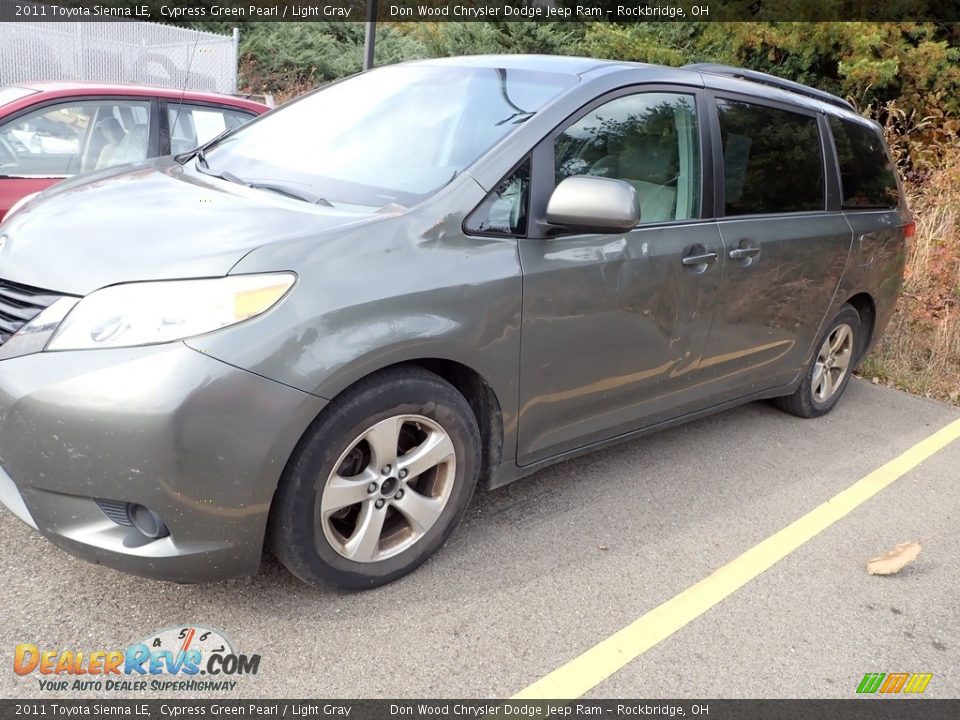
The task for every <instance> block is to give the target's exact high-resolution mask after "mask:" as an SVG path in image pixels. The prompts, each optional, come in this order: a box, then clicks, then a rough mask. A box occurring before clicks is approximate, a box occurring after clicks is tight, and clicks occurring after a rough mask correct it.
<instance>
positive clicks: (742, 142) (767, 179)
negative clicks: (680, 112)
mask: <svg viewBox="0 0 960 720" xmlns="http://www.w3.org/2000/svg"><path fill="white" fill-rule="evenodd" d="M717 106H718V110H719V113H720V138H721V142H722V144H723V184H724V197H725V203H726V209H725V214H727V215H753V214H757V213H785V212H802V211H804V210H823V209H824V207H825V203H824V192H823V156H822V154H821V151H820V133H819V131H818V129H817V120H816V118H813V117H808V116H806V115H799V114H797V113H793V112H789V111H787V110H777V109H774V108H769V107H764V106H761V105H752V104H750V103H744V102H735V101H733V100H718V101H717Z"/></svg>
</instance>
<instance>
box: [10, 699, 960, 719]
mask: <svg viewBox="0 0 960 720" xmlns="http://www.w3.org/2000/svg"><path fill="white" fill-rule="evenodd" d="M83 717H97V718H108V717H109V718H113V717H129V718H139V719H140V720H152V719H153V718H160V719H163V720H180V719H184V718H185V719H188V720H194V719H202V718H261V719H263V720H274V719H276V718H284V719H286V720H310V719H311V718H349V719H351V720H403V718H411V719H412V720H425V719H429V718H452V719H454V720H494V719H495V720H503V719H504V718H506V719H509V720H545V719H546V718H571V720H572V719H577V720H579V719H580V718H606V719H608V720H642V719H644V718H706V719H707V720H893V719H894V718H896V719H897V720H948V719H949V720H954V718H957V717H960V699H954V700H934V699H925V698H921V697H919V696H917V697H910V698H907V697H882V696H871V697H869V698H868V697H862V698H856V699H851V700H570V701H568V700H537V701H525V700H44V699H38V700H19V701H15V700H0V718H3V720H7V719H8V718H9V719H13V718H19V719H21V720H23V719H36V718H43V719H45V720H57V719H62V718H83Z"/></svg>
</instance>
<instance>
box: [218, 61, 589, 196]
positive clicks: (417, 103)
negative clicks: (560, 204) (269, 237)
mask: <svg viewBox="0 0 960 720" xmlns="http://www.w3.org/2000/svg"><path fill="white" fill-rule="evenodd" d="M576 82H577V78H576V77H573V76H567V75H558V74H554V73H541V72H529V71H518V70H503V69H495V68H472V67H445V66H423V65H398V66H392V67H386V68H381V69H378V70H374V71H372V72H368V73H363V74H361V75H356V76H354V77H352V78H349V79H347V80H345V81H343V82H339V83H336V84H333V85H330V86H329V87H327V88H324V89H323V90H321V91H319V92H315V93H313V94H311V95H308V96H306V97H304V98H302V99H300V100H297V101H296V102H294V103H291V104H290V105H288V106H285V107H282V108H280V109H279V110H276V111H274V112H272V113H270V114H268V115H265V116H264V117H263V118H262V119H260V120H257V121H255V122H253V123H251V124H250V125H248V126H245V127H244V128H243V129H241V130H239V131H238V132H236V133H235V134H233V135H230V136H228V137H226V138H225V139H224V140H222V141H220V142H219V143H217V144H216V145H215V146H213V147H211V148H210V149H208V151H207V152H206V155H205V157H203V158H201V159H202V160H204V161H206V163H207V167H208V168H209V170H210V171H211V172H213V173H217V174H220V175H221V176H223V174H224V173H227V174H228V178H229V177H235V178H238V179H241V180H243V181H245V182H247V183H251V184H253V185H256V184H258V183H283V184H285V185H287V186H289V187H291V188H297V189H300V190H302V191H306V192H308V193H309V194H311V195H313V196H315V197H318V198H323V199H324V200H325V201H327V202H330V203H334V204H337V203H345V204H356V205H369V206H374V207H382V206H384V205H387V204H390V203H397V204H400V205H404V206H407V207H409V206H411V205H413V204H415V203H417V202H419V201H420V200H422V199H424V198H426V197H427V196H429V195H431V194H432V193H434V192H436V191H437V190H439V189H440V188H441V187H443V186H444V185H446V184H447V183H448V182H450V180H452V179H453V178H454V177H455V176H456V174H457V173H459V172H460V171H462V170H463V169H465V168H466V167H468V166H469V165H470V164H471V163H473V162H474V161H475V160H476V159H477V158H479V157H480V156H481V155H482V154H483V153H484V152H485V151H486V150H488V149H489V148H490V147H491V146H492V145H493V144H494V143H496V142H497V141H498V140H500V139H501V138H503V137H504V136H505V135H507V134H508V133H510V132H512V131H513V130H514V129H515V128H516V127H517V126H518V125H520V124H521V123H523V122H525V121H526V120H528V119H529V118H530V117H531V116H532V115H533V114H534V113H535V112H537V111H538V110H539V109H540V108H542V107H543V106H544V105H546V104H547V103H548V102H549V101H550V100H552V99H553V98H555V97H556V96H557V95H559V94H560V93H561V92H562V91H563V90H564V89H566V88H568V87H570V86H571V85H573V84H574V83H576Z"/></svg>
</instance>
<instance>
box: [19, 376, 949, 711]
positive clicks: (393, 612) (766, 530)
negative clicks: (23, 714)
mask: <svg viewBox="0 0 960 720" xmlns="http://www.w3.org/2000/svg"><path fill="white" fill-rule="evenodd" d="M958 418H960V410H958V409H957V408H955V407H950V406H947V405H943V404H939V403H936V402H933V401H929V400H924V399H921V398H917V397H912V396H909V395H906V394H903V393H900V392H898V391H895V390H891V389H888V388H884V387H879V386H875V385H871V384H869V383H867V382H865V381H861V380H855V381H854V382H852V383H851V385H850V387H849V388H848V390H847V395H846V397H844V399H843V400H842V401H841V403H840V404H839V405H838V407H837V408H836V409H835V410H834V412H833V413H831V414H830V415H829V416H827V417H825V418H821V419H818V420H801V419H797V418H794V417H792V416H789V415H786V414H784V413H781V412H779V411H778V410H776V409H775V408H773V407H772V406H771V405H769V404H767V403H753V404H750V405H746V406H743V407H741V408H738V409H735V410H732V411H728V412H726V413H722V414H719V415H715V416H712V417H710V418H707V419H704V420H700V421H697V422H694V423H691V424H688V425H686V426H683V427H680V428H676V429H672V430H667V431H664V432H661V433H658V434H655V435H651V436H648V437H646V438H642V439H639V440H635V441H631V442H628V443H624V444H622V445H619V446H617V447H614V448H611V449H607V450H603V451H600V452H596V453H593V454H591V455H587V456H584V457H581V458H578V459H575V460H571V461H568V462H565V463H562V464H559V465H556V466H554V467H551V468H548V469H546V470H544V471H541V472H539V473H537V474H536V475H534V476H532V477H529V478H527V479H525V480H521V481H519V482H517V483H514V484H512V485H509V486H507V487H504V488H501V489H499V490H496V491H492V492H485V493H478V495H477V496H476V498H475V499H474V501H473V504H472V506H471V507H470V509H469V510H468V513H467V517H466V519H465V521H464V523H463V524H462V525H461V527H460V528H459V529H458V531H457V532H456V533H455V534H454V536H453V538H452V539H451V541H450V542H449V543H448V544H447V545H446V546H445V547H444V548H443V549H442V550H441V551H440V553H439V554H438V555H437V556H435V557H434V558H433V559H432V560H431V561H429V562H428V563H427V564H426V565H425V566H424V567H423V568H421V569H420V570H419V571H418V572H416V573H414V574H413V575H411V576H408V577H407V578H404V579H403V580H401V581H399V582H396V583H394V584H392V585H389V586H387V587H384V588H380V589H377V590H373V591H369V592H365V593H359V594H337V593H332V592H326V591H321V590H317V589H314V588H311V587H308V586H306V585H303V584H302V583H300V582H299V581H297V580H295V579H294V578H293V577H291V576H290V575H288V574H287V573H286V571H285V570H284V569H283V568H282V567H281V566H279V565H278V564H277V563H276V561H274V560H272V559H271V558H266V559H265V560H264V563H263V566H262V568H261V572H260V574H259V575H257V576H256V577H252V578H243V579H238V580H234V581H229V582H222V583H217V584H211V585H196V586H182V585H174V584H168V583H163V582H156V581H149V580H144V579H140V578H135V577H131V576H127V575H123V574H122V573H119V572H116V571H113V570H110V569H107V568H103V567H99V566H93V565H90V564H87V563H85V562H83V561H80V560H77V559H74V558H73V557H71V556H69V555H67V554H66V553H64V552H62V551H60V550H58V549H56V548H55V547H53V546H52V545H51V544H49V543H48V542H47V541H45V540H44V539H43V538H42V537H41V536H40V535H39V534H37V533H36V532H34V531H32V530H30V529H29V528H27V527H26V526H25V525H23V524H22V523H20V522H19V521H18V520H17V519H16V518H14V517H13V516H12V515H11V514H10V513H8V512H5V511H3V510H0V589H2V593H0V656H2V657H3V658H4V659H3V662H2V663H0V697H5V698H25V697H47V698H53V697H64V698H77V697H90V698H93V697H118V698H119V697H149V696H151V693H150V692H149V691H148V692H146V693H123V692H119V693H117V692H111V693H109V694H108V693H106V692H87V693H79V694H78V693H76V692H72V691H69V690H68V691H66V692H49V691H41V690H40V688H39V684H38V677H40V676H38V675H29V676H24V677H21V676H18V675H16V674H15V673H14V672H13V671H12V668H11V666H12V658H13V652H14V647H15V646H16V645H17V644H18V643H34V644H37V645H38V646H40V647H41V649H58V650H66V649H81V650H84V651H86V652H90V651H93V650H108V649H113V648H125V647H127V646H128V645H129V644H130V643H132V642H135V641H138V640H140V639H141V638H143V637H145V636H148V635H149V634H150V633H152V632H153V631H157V630H160V629H163V628H168V627H171V626H180V625H183V626H194V625H197V626H203V627H209V628H215V629H218V630H220V631H222V632H223V633H224V634H225V635H226V636H228V637H229V638H230V639H231V640H232V641H233V644H234V646H235V648H236V649H238V650H239V651H240V652H242V653H246V654H254V653H256V654H259V655H260V656H261V662H260V666H259V671H258V673H257V674H256V675H247V676H243V677H237V678H236V680H237V686H236V688H235V690H234V691H232V692H226V693H206V694H203V695H200V694H195V695H194V696H202V697H247V698H257V697H264V698H267V697H287V698H296V697H311V698H356V697H391V698H400V697H413V698H415V697H428V698H439V697H488V698H496V697H509V696H511V695H513V694H515V693H518V692H520V691H522V690H523V689H524V688H526V687H528V686H530V685H531V684H532V683H535V682H536V681H538V680H539V679H540V678H542V677H544V676H545V675H547V674H549V673H551V671H553V670H555V669H556V668H558V667H561V666H563V665H564V664H566V663H568V662H569V661H571V660H572V659H574V658H576V657H577V656H579V655H580V654H581V653H584V652H585V651H587V650H589V649H590V648H592V647H594V646H595V645H597V644H598V643H600V642H602V641H603V640H605V639H606V638H608V637H609V636H610V635H611V634H613V633H615V632H617V631H618V630H620V629H621V628H623V627H625V626H627V625H629V624H630V623H632V622H633V621H635V620H636V619H637V618H640V617H642V616H644V615H645V614H646V613H648V612H649V611H650V610H652V609H654V608H656V607H657V606H659V605H661V604H662V603H665V602H667V601H669V600H670V599H671V598H674V597H675V596H677V595H678V594H679V593H681V592H683V591H685V590H686V589H687V588H690V587H691V586H694V585H695V584H697V583H698V582H699V581H701V580H703V579H704V578H705V577H708V576H710V575H711V574H712V573H714V571H716V570H717V569H718V568H720V567H722V566H724V565H725V564H727V563H729V562H731V561H732V560H734V559H736V558H738V557H739V556H741V554H743V553H745V552H746V551H748V550H750V549H751V548H753V547H755V546H756V545H757V544H758V543H760V542H762V541H764V540H765V539H766V538H768V537H770V536H771V535H773V534H774V533H777V532H778V531H779V530H781V529H782V528H784V527H785V526H787V525H789V524H790V523H791V522H793V521H794V520H796V519H797V518H799V517H800V516H802V515H804V514H805V513H807V512H808V511H810V510H812V509H813V508H815V507H817V506H819V505H820V504H821V503H824V502H825V501H827V500H829V499H831V498H833V497H834V496H836V495H837V494H838V493H840V492H842V491H843V490H845V489H846V488H848V487H850V486H851V485H853V484H854V483H856V482H857V481H858V480H860V479H861V478H863V477H864V476H866V475H868V474H869V473H871V472H872V471H874V470H875V469H876V468H878V467H879V466H882V465H883V464H884V463H887V462H888V461H890V460H891V459H893V458H896V457H898V456H899V455H901V454H902V453H904V452H905V451H907V450H908V449H909V448H911V447H912V446H913V445H915V444H916V443H918V442H920V441H922V440H923V439H924V438H926V437H928V436H930V435H931V434H933V433H935V432H936V431H937V430H939V429H940V428H942V427H944V426H946V425H947V424H948V423H951V422H953V421H955V420H957V419H958ZM958 486H960V440H957V441H955V442H953V443H951V444H949V445H947V446H946V447H945V448H944V449H942V450H940V451H939V452H936V453H935V454H933V455H932V456H931V457H930V458H929V459H927V460H925V461H923V462H922V463H921V464H919V465H918V466H917V467H915V468H913V469H911V470H909V471H908V472H906V473H905V474H903V476H902V477H900V478H899V479H898V480H896V481H895V482H893V483H892V484H891V485H890V486H889V487H886V488H885V489H883V490H882V491H880V492H879V493H878V494H877V495H875V496H874V497H872V498H870V499H869V500H866V501H865V502H863V503H862V504H861V505H859V506H858V507H856V508H854V509H853V510H852V511H850V512H849V513H848V514H846V515H844V516H843V517H842V518H841V519H840V520H839V521H837V522H836V523H835V524H833V525H832V526H830V527H828V528H827V529H825V530H823V531H822V532H820V533H818V534H816V535H815V536H813V537H811V538H810V539H809V540H808V541H806V542H804V543H803V544H802V545H801V546H800V547H799V548H798V549H797V550H796V551H794V552H792V553H790V554H789V555H787V557H785V558H784V559H783V560H781V561H779V562H777V563H776V564H774V565H773V566H772V567H771V568H770V569H769V570H767V571H766V572H763V573H762V574H760V575H759V576H758V577H756V578H755V579H752V580H750V581H749V582H746V584H744V585H743V587H741V588H740V589H739V590H737V591H736V592H733V593H732V594H731V595H729V596H728V597H726V598H724V599H722V600H721V601H719V602H718V603H717V604H716V605H714V606H713V607H711V608H710V609H709V610H706V611H705V612H703V613H702V614H699V615H698V616H696V617H694V618H692V619H690V621H689V622H687V623H686V624H684V625H683V626H682V627H681V628H680V629H679V630H678V631H677V632H676V633H674V634H672V635H671V636H670V637H667V638H666V639H664V640H663V641H662V642H659V643H658V644H656V645H654V646H653V647H651V648H650V649H649V650H647V651H645V652H643V653H640V654H638V656H637V657H636V658H634V659H632V660H631V661H630V662H628V663H627V664H626V665H625V666H624V667H622V668H621V669H619V670H618V671H617V672H614V673H613V674H612V675H611V676H610V677H608V678H607V679H606V680H603V681H602V682H599V683H598V684H596V685H595V686H593V687H592V689H591V690H590V691H589V692H588V693H587V694H586V696H587V697H597V698H600V697H647V698H727V697H734V698H736V697H770V698H776V697H837V698H849V697H854V696H855V690H856V687H857V685H858V683H859V682H860V679H861V678H862V677H863V675H864V673H867V672H886V673H890V672H925V673H933V678H932V680H931V681H930V684H929V685H928V687H927V689H926V692H925V695H927V696H930V697H958V696H960V630H958V628H960V592H958V591H957V588H958V587H960V492H958ZM907 540H920V541H921V542H922V544H923V546H924V549H923V552H922V553H921V555H920V557H919V558H918V559H917V560H916V561H915V562H914V563H913V564H911V565H910V566H908V567H907V568H905V569H904V570H902V571H901V572H900V573H898V574H896V575H892V576H888V577H877V576H870V575H868V574H867V572H866V570H865V565H866V562H867V561H868V560H869V559H870V558H871V557H874V556H876V555H879V554H882V553H883V552H885V551H887V550H889V549H890V548H892V547H893V546H894V545H896V544H897V543H900V542H903V541H907ZM70 679H71V680H72V679H73V678H70ZM161 694H162V695H165V696H167V697H181V696H182V695H180V694H176V693H161Z"/></svg>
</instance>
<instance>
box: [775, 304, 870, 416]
mask: <svg viewBox="0 0 960 720" xmlns="http://www.w3.org/2000/svg"><path fill="white" fill-rule="evenodd" d="M816 348H817V350H816V352H815V353H814V356H813V358H812V360H811V361H810V366H809V367H808V368H807V372H806V374H805V375H804V376H803V381H802V382H801V383H800V387H798V388H797V390H796V392H794V393H793V394H792V395H786V396H784V397H779V398H775V399H774V401H773V403H774V405H776V406H777V407H778V408H780V409H781V410H783V411H785V412H788V413H790V414H791V415H796V416H797V417H802V418H814V417H820V416H821V415H826V414H827V413H828V412H830V411H831V410H832V409H833V407H834V405H836V404H837V402H839V400H840V396H841V395H843V391H844V390H846V389H847V384H848V383H849V382H850V376H851V375H852V374H853V370H854V368H855V367H856V366H857V363H858V362H859V360H860V353H861V351H862V350H863V326H862V324H861V321H860V314H859V313H858V312H857V311H856V310H855V309H854V308H853V307H852V306H851V305H844V306H843V307H842V308H840V312H839V313H837V316H836V317H835V318H834V319H833V321H832V322H831V323H830V324H829V325H828V326H827V330H826V332H824V334H823V335H822V336H821V337H820V339H819V340H818V341H817V345H816Z"/></svg>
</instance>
